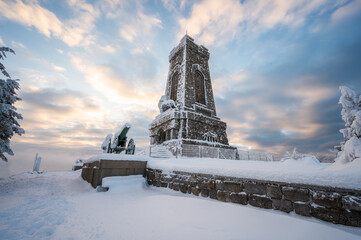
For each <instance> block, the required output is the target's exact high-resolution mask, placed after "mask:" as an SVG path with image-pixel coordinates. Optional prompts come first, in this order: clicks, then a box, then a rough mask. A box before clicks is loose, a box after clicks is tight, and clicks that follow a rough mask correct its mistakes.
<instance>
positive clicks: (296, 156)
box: [281, 148, 311, 162]
mask: <svg viewBox="0 0 361 240" xmlns="http://www.w3.org/2000/svg"><path fill="white" fill-rule="evenodd" d="M310 156H311V155H309V154H304V153H299V152H297V148H294V149H293V151H292V153H290V152H289V151H287V152H286V153H285V155H284V156H283V158H282V159H281V162H283V161H285V160H288V159H294V160H298V159H301V158H305V157H310Z"/></svg>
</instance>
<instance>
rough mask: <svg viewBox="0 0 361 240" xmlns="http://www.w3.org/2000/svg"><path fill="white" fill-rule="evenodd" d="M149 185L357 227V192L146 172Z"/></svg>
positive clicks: (360, 194) (360, 205)
mask: <svg viewBox="0 0 361 240" xmlns="http://www.w3.org/2000/svg"><path fill="white" fill-rule="evenodd" d="M146 177H147V182H148V184H149V185H153V186H157V187H165V188H170V189H173V190H175V191H180V192H182V193H185V194H193V195H196V196H202V197H209V198H212V199H216V200H219V201H223V202H232V203H236V204H243V205H247V204H250V205H252V206H255V207H260V208H265V209H275V210H280V211H283V212H287V213H289V212H295V213H296V214H299V215H302V216H306V217H315V218H318V219H321V220H324V221H327V222H332V223H336V224H343V225H349V226H356V227H361V191H358V190H352V189H340V188H331V187H322V186H314V185H302V184H290V183H282V182H271V181H267V182H266V181H260V180H252V179H241V178H233V177H225V176H214V175H208V174H194V173H187V172H177V171H174V172H173V173H171V174H166V173H162V171H161V170H155V169H150V168H148V169H147V172H146Z"/></svg>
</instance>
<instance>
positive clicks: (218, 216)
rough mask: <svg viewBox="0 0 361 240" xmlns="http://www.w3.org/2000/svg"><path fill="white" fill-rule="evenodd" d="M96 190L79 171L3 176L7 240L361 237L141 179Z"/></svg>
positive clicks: (1, 209)
mask: <svg viewBox="0 0 361 240" xmlns="http://www.w3.org/2000/svg"><path fill="white" fill-rule="evenodd" d="M106 184H107V185H108V186H109V187H110V189H109V191H108V192H97V191H96V190H95V189H93V188H92V187H91V186H90V184H88V183H87V182H85V181H83V180H82V179H81V177H80V171H76V172H58V173H44V174H27V173H24V174H20V175H16V176H13V177H11V178H6V179H2V180H0V202H1V204H0V223H1V224H0V238H1V239H7V240H12V239H77V240H82V239H110V240H111V239H126V240H127V239H135V240H137V239H157V240H162V239H172V240H178V239H181V240H184V239H197V240H202V239H224V240H227V239H247V240H249V239H258V240H262V239H265V240H269V239H278V240H282V239H287V240H289V239H293V240H295V239H296V240H297V239H302V240H303V239H329V240H333V239H348V240H354V239H360V238H361V229H360V228H353V227H346V226H341V225H334V224H331V223H326V222H322V221H319V220H316V219H312V218H306V217H301V216H297V215H294V214H287V213H282V212H279V211H274V210H263V209H260V208H255V207H252V206H249V205H248V206H243V205H239V204H232V203H223V202H220V201H215V200H211V199H209V198H201V197H195V196H192V195H189V194H188V195H186V194H182V193H180V192H175V191H172V190H169V189H165V188H155V187H147V186H146V184H145V181H144V179H143V178H142V177H140V176H129V177H116V178H113V179H112V178H108V179H107V180H106Z"/></svg>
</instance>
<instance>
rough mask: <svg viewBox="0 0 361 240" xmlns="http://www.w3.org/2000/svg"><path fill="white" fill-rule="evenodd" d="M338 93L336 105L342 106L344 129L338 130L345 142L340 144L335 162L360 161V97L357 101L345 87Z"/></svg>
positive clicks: (352, 92)
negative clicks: (339, 94) (338, 97)
mask: <svg viewBox="0 0 361 240" xmlns="http://www.w3.org/2000/svg"><path fill="white" fill-rule="evenodd" d="M340 91H341V97H340V100H339V102H338V103H339V104H341V105H342V111H341V115H342V119H343V120H344V121H345V127H346V128H344V129H341V130H340V132H341V133H342V134H343V136H344V138H345V141H344V142H342V143H341V151H340V152H338V154H337V158H336V161H337V162H340V163H347V162H352V161H354V160H355V159H358V158H359V159H361V139H360V137H361V96H360V97H359V99H357V96H356V93H355V92H354V91H353V90H351V89H350V88H348V87H345V86H341V87H340ZM357 100H358V101H357Z"/></svg>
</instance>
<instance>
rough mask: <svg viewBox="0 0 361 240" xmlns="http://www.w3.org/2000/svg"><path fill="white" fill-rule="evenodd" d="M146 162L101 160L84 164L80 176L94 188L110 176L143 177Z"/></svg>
mask: <svg viewBox="0 0 361 240" xmlns="http://www.w3.org/2000/svg"><path fill="white" fill-rule="evenodd" d="M146 165H147V162H145V161H127V160H107V159H102V160H99V161H94V162H91V163H84V165H83V168H82V172H81V176H82V178H83V179H84V180H85V181H87V182H88V183H90V184H91V185H92V186H93V187H94V188H96V187H97V186H99V185H102V180H103V178H105V177H111V176H129V175H143V176H145V170H146Z"/></svg>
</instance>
